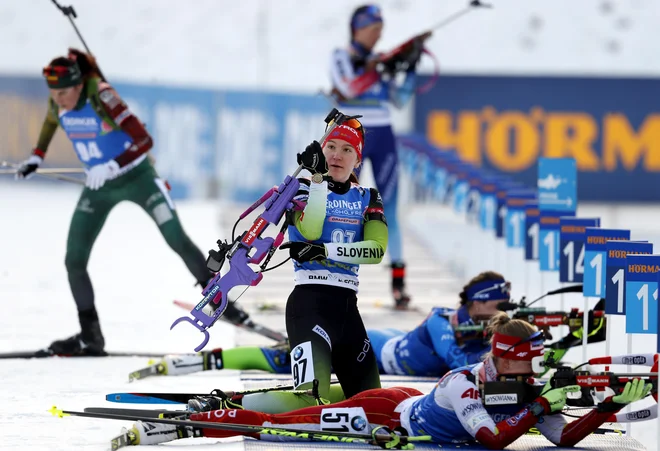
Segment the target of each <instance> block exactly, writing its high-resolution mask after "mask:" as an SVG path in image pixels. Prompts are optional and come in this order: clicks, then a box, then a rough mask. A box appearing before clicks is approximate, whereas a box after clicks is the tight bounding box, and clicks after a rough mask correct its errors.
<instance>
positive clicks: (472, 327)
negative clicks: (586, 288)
mask: <svg viewBox="0 0 660 451" xmlns="http://www.w3.org/2000/svg"><path fill="white" fill-rule="evenodd" d="M577 292H580V293H581V292H582V284H579V285H571V286H567V287H562V288H559V289H556V290H552V291H548V292H547V293H545V294H544V295H542V296H540V297H538V298H536V299H535V300H533V301H532V302H530V303H527V302H526V298H525V297H523V298H522V299H521V300H520V301H519V302H511V301H508V302H501V303H500V304H499V305H498V306H497V309H498V310H500V311H503V312H513V313H512V314H511V317H512V318H514V319H520V320H523V321H527V322H529V323H530V324H533V325H535V326H537V327H538V328H539V330H543V333H544V336H545V338H546V340H552V339H553V336H552V333H551V332H550V327H555V326H563V325H565V326H568V327H569V329H570V332H571V333H573V332H576V331H578V330H580V328H581V327H582V324H583V313H582V312H580V311H579V309H577V308H572V309H571V310H570V311H568V312H564V311H561V310H554V311H547V309H546V308H545V307H531V305H533V304H535V303H536V302H538V301H540V300H541V299H543V298H545V297H546V296H553V295H556V294H563V293H577ZM603 308H604V300H602V299H601V301H600V302H599V303H598V304H596V306H595V307H594V309H593V310H590V311H589V312H588V314H587V317H588V320H589V321H591V323H592V324H593V326H592V327H590V328H589V330H590V331H591V332H592V333H594V336H593V337H591V336H590V337H589V338H590V340H589V343H596V342H599V341H603V340H604V339H605V338H604V337H601V336H600V335H602V334H598V335H597V336H596V335H595V334H596V332H599V331H600V330H604V328H605V327H606V324H604V323H603V324H601V321H603V322H604V321H606V319H605V313H604V311H603ZM487 325H488V320H482V321H479V322H477V323H476V324H469V325H459V326H456V328H455V329H454V330H455V331H456V332H457V339H460V340H462V341H466V340H470V339H483V340H486V341H487V340H488V339H489V338H490V337H488V336H487V334H486V333H485V329H486V326H487ZM598 327H600V329H597V328H598ZM482 332H483V333H482ZM590 335H591V334H590ZM558 343H559V342H558ZM553 345H554V344H553ZM559 347H560V348H563V346H559ZM569 347H571V346H569Z"/></svg>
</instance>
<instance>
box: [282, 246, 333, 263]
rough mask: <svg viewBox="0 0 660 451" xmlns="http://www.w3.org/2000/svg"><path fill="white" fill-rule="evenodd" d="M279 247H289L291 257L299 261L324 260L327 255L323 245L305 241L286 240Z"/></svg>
mask: <svg viewBox="0 0 660 451" xmlns="http://www.w3.org/2000/svg"><path fill="white" fill-rule="evenodd" d="M280 249H289V255H290V256H291V258H292V259H294V260H295V261H297V262H301V263H302V262H308V261H312V260H325V258H326V257H327V255H328V254H327V252H326V250H325V245H323V244H312V243H305V242H303V241H293V242H291V241H288V242H286V243H284V244H282V245H281V246H280Z"/></svg>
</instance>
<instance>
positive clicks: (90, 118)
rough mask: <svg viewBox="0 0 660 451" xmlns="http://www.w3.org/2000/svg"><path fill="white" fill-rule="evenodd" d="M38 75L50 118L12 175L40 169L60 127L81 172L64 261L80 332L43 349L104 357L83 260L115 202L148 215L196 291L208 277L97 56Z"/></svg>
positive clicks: (145, 137) (73, 56)
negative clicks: (191, 278)
mask: <svg viewBox="0 0 660 451" xmlns="http://www.w3.org/2000/svg"><path fill="white" fill-rule="evenodd" d="M43 75H44V77H45V78H46V83H47V84H48V88H49V90H50V98H49V102H48V113H47V115H46V119H45V121H44V124H43V126H42V128H41V133H40V134H39V139H38V141H37V146H36V148H35V149H34V150H33V152H32V155H31V156H30V158H29V159H27V160H26V161H25V162H23V163H22V164H21V165H20V167H19V168H18V169H17V172H16V178H18V179H27V178H29V177H30V176H31V175H33V173H34V172H35V171H36V170H37V169H38V168H39V166H40V164H41V163H42V161H43V159H44V158H45V156H46V150H47V149H48V145H49V144H50V141H51V140H52V138H53V135H54V134H55V132H56V131H57V128H58V127H62V129H63V130H64V132H65V133H66V134H67V137H68V138H69V139H70V140H71V143H72V144H73V148H74V150H75V152H76V155H77V156H78V158H79V159H80V161H81V162H82V163H83V165H84V166H85V169H86V173H87V178H86V187H85V188H84V189H83V192H82V194H81V195H80V199H79V201H78V204H77V205H76V209H75V212H74V214H73V218H72V219H71V225H70V227H69V236H68V238H67V249H66V258H65V264H66V269H67V273H68V278H69V284H70V286H71V292H72V294H73V298H74V300H75V302H76V306H77V308H78V318H79V320H80V328H81V332H80V333H78V334H76V335H74V336H72V337H70V338H67V339H64V340H57V341H55V342H53V343H52V344H51V345H50V347H49V350H50V352H52V353H53V354H60V355H87V354H89V355H103V354H104V347H105V340H104V338H103V334H102V333H101V327H100V324H99V318H98V314H97V312H96V307H95V305H94V291H93V289H92V283H91V280H90V277H89V274H88V272H87V263H88V261H89V256H90V253H91V250H92V247H93V246H94V242H95V241H96V238H97V236H98V234H99V232H100V231H101V229H102V227H103V224H104V223H105V221H106V219H107V217H108V214H109V213H110V211H111V210H112V209H113V208H114V207H115V205H117V204H118V203H119V202H121V201H124V200H129V201H131V202H134V203H136V204H138V205H139V206H140V207H142V208H143V209H144V210H145V211H146V212H147V213H148V214H149V216H151V218H152V219H153V220H154V221H155V222H156V224H157V226H158V228H159V230H160V232H161V233H162V234H163V237H164V238H165V240H166V241H167V244H169V246H170V247H171V248H172V249H173V250H174V251H175V252H176V253H177V254H178V255H179V256H180V257H181V258H182V259H183V261H184V263H185V264H186V266H187V267H188V270H189V271H190V272H191V273H192V274H193V276H194V277H195V279H196V280H197V282H198V283H199V284H201V285H202V288H203V287H205V286H206V283H207V281H208V280H209V279H210V277H211V276H212V274H211V272H210V271H209V270H208V269H207V268H206V259H205V257H204V255H203V254H202V253H201V252H200V250H199V249H198V248H197V247H196V246H195V245H194V244H193V242H192V241H191V240H190V238H189V237H188V236H187V235H186V233H185V232H184V230H183V228H182V226H181V223H180V222H179V218H178V216H177V213H176V210H175V207H174V203H173V202H172V199H171V198H170V196H169V194H168V188H167V187H166V184H165V182H164V181H163V180H162V179H161V178H159V177H158V174H157V173H156V171H155V169H154V167H153V166H152V164H151V162H150V161H149V159H148V158H147V152H148V151H149V150H150V149H151V147H152V139H151V136H150V135H149V133H148V132H147V131H146V130H145V128H144V126H143V125H142V123H141V122H140V120H139V119H138V118H137V117H136V116H135V115H134V114H133V113H132V112H131V111H130V110H129V108H128V107H127V106H126V104H125V103H124V102H123V100H122V99H121V98H120V97H119V95H118V94H117V93H116V92H115V90H114V89H113V88H112V86H110V85H109V84H108V83H106V82H105V81H103V80H102V79H101V77H100V76H99V70H98V67H97V65H96V61H95V59H94V58H93V57H92V56H91V55H88V54H86V53H83V52H80V51H78V50H75V49H70V50H69V55H68V56H67V57H59V58H55V59H54V60H52V61H51V62H50V64H49V65H48V66H47V67H45V68H44V70H43ZM230 310H231V311H230V315H231V314H232V313H234V314H236V313H237V312H238V313H242V312H240V311H238V310H236V308H235V307H234V306H233V305H232V304H230ZM234 316H235V315H234Z"/></svg>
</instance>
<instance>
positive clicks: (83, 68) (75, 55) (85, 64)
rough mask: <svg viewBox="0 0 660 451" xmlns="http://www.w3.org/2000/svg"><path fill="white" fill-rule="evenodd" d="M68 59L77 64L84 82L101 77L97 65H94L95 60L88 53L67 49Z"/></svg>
mask: <svg viewBox="0 0 660 451" xmlns="http://www.w3.org/2000/svg"><path fill="white" fill-rule="evenodd" d="M68 59H70V60H71V61H74V62H75V63H76V64H78V67H79V68H80V72H81V73H82V76H83V78H84V79H85V80H89V79H90V78H94V77H98V78H102V77H101V70H100V69H99V66H98V64H97V63H96V58H94V57H93V56H92V55H90V54H89V53H85V52H82V51H80V50H78V49H74V48H69V55H68Z"/></svg>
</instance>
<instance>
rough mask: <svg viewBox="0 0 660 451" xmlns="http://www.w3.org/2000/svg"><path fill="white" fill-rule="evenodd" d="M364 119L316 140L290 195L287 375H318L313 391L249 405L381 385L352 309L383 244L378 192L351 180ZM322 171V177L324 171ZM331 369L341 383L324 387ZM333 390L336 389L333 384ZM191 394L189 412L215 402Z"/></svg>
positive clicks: (250, 399) (248, 400) (298, 379)
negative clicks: (299, 205) (363, 267)
mask: <svg viewBox="0 0 660 451" xmlns="http://www.w3.org/2000/svg"><path fill="white" fill-rule="evenodd" d="M363 145H364V135H363V130H362V125H361V124H360V122H358V121H357V120H356V119H350V120H348V121H346V122H344V123H342V124H341V125H339V126H337V127H335V129H334V130H333V131H332V132H331V133H330V134H329V135H328V137H327V138H326V140H325V141H324V142H323V145H322V146H321V145H320V144H319V143H318V142H316V141H314V142H313V143H312V144H310V145H309V146H307V148H306V149H305V151H304V152H303V153H302V154H298V163H299V164H302V166H303V167H304V168H305V169H307V170H308V171H309V172H311V173H312V174H313V175H312V177H311V181H310V180H308V179H300V190H299V191H298V193H297V194H296V196H295V197H294V198H295V199H296V200H299V201H302V202H306V205H305V208H304V210H302V211H298V212H295V213H294V214H293V217H291V218H290V221H291V223H292V224H291V225H290V226H289V230H288V233H289V240H290V241H289V242H287V243H284V244H282V245H281V246H280V248H281V249H289V255H290V256H291V258H292V259H293V260H294V271H295V288H294V289H293V291H292V292H291V294H290V295H289V298H288V300H287V305H286V329H287V335H288V338H289V343H290V346H291V374H292V376H293V385H294V387H295V389H297V390H310V389H312V388H313V381H314V380H315V379H316V380H318V382H319V385H318V397H317V398H314V397H311V396H301V395H297V394H293V393H286V392H271V393H263V394H252V395H248V396H245V398H243V400H242V403H243V407H245V408H247V409H256V410H260V411H266V412H286V411H289V410H293V409H296V408H300V407H306V406H309V405H316V404H317V402H319V398H320V399H324V400H330V401H338V400H341V399H344V398H345V397H349V396H353V395H355V394H357V393H359V392H361V391H364V390H367V389H370V388H377V387H380V377H379V375H378V365H377V363H376V357H375V355H374V352H373V349H372V347H371V343H370V342H369V337H368V336H367V332H366V330H365V327H364V324H363V322H362V318H361V316H360V312H359V311H358V308H357V291H358V285H359V280H358V270H359V265H360V264H370V263H371V264H377V263H380V261H381V260H382V258H383V255H384V253H385V250H386V248H387V224H386V221H385V216H384V215H383V206H382V203H381V201H380V195H379V194H378V191H377V190H376V189H374V188H371V189H367V188H363V187H362V186H360V185H358V184H357V183H354V182H353V181H352V180H353V179H354V178H355V176H354V175H353V170H354V169H355V168H356V167H357V166H359V164H360V162H361V160H362V147H363ZM324 174H325V175H324ZM333 370H334V372H335V374H336V375H337V379H338V380H339V383H340V385H341V389H340V390H338V389H334V390H331V389H330V385H331V384H330V377H331V373H332V371H333ZM337 388H339V387H337ZM195 401H197V400H191V401H190V402H189V406H190V407H191V408H192V409H195V410H211V409H213V408H216V409H217V408H218V406H219V405H222V404H218V401H222V400H218V399H214V398H212V397H208V398H207V399H204V400H202V399H200V400H199V401H200V402H199V403H196V402H195Z"/></svg>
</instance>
